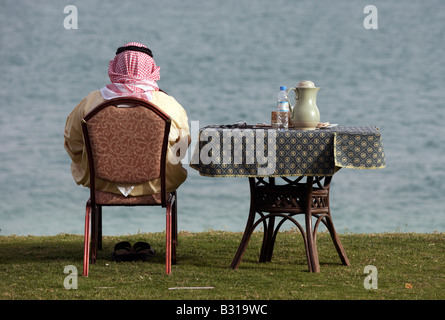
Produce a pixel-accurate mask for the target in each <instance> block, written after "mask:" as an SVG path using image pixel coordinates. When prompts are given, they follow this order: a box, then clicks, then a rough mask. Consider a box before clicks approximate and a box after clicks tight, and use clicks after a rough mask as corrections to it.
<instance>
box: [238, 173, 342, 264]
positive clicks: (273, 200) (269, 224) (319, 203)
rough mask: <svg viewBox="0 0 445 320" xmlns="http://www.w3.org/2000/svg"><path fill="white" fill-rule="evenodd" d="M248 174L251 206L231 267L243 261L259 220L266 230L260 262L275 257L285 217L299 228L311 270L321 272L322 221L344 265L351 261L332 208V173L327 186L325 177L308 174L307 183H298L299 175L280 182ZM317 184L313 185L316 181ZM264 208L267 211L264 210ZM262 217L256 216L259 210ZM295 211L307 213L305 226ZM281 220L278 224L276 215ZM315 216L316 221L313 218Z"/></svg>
mask: <svg viewBox="0 0 445 320" xmlns="http://www.w3.org/2000/svg"><path fill="white" fill-rule="evenodd" d="M257 179H258V183H257V182H256V178H249V184H250V191H251V192H250V196H251V199H250V209H249V217H248V219H247V223H246V227H245V230H244V234H243V237H242V239H241V243H240V245H239V247H238V250H237V252H236V254H235V257H234V259H233V261H232V264H231V267H232V268H233V269H237V268H238V267H239V265H240V263H241V260H242V257H243V255H244V252H245V250H246V248H247V245H248V243H249V240H250V238H251V235H252V233H253V232H254V230H255V228H256V227H257V226H258V224H260V223H263V226H264V234H263V243H262V246H261V253H260V258H259V262H268V261H271V259H272V253H273V249H274V244H275V239H276V236H277V233H278V231H279V228H280V227H281V225H282V224H283V223H284V221H287V220H290V221H291V222H293V223H294V224H295V225H296V226H297V227H298V229H299V230H300V232H301V234H302V236H303V240H304V245H305V250H306V257H307V263H308V269H309V272H320V264H319V259H318V252H317V245H316V234H317V228H318V225H319V223H320V222H323V224H324V225H325V226H326V227H327V229H328V231H329V233H330V235H331V238H332V241H333V242H334V246H335V248H336V250H337V252H338V254H339V256H340V259H341V261H342V263H343V264H344V265H350V263H349V260H348V258H347V257H346V253H345V251H344V249H343V246H342V244H341V242H340V239H339V238H338V235H337V233H336V231H335V228H334V224H333V222H332V217H331V212H330V208H329V187H330V181H331V179H332V177H325V184H324V186H322V185H321V183H320V181H321V180H322V178H314V177H307V178H306V182H305V183H299V181H300V179H297V180H296V181H290V180H289V179H286V178H283V179H285V181H287V182H288V185H284V186H277V185H275V181H274V180H270V182H269V183H266V182H265V181H264V180H263V179H262V178H257ZM314 184H317V186H318V187H317V188H315V189H314V187H313V185H314ZM263 212H268V214H264V213H263ZM257 213H258V214H259V215H260V218H259V219H257V220H255V219H256V214H257ZM296 214H304V215H305V219H304V221H305V228H302V226H301V225H300V224H299V223H298V221H296V220H295V219H294V218H293V216H294V215H296ZM277 217H281V218H282V220H281V221H280V222H279V223H278V225H277V226H276V227H275V218H277ZM313 218H316V219H317V220H316V222H315V224H313V222H312V219H313Z"/></svg>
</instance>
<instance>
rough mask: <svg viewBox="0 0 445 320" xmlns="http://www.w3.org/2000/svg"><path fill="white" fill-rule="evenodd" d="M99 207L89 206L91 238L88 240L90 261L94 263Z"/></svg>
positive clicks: (95, 258)
mask: <svg viewBox="0 0 445 320" xmlns="http://www.w3.org/2000/svg"><path fill="white" fill-rule="evenodd" d="M98 212H99V209H98V207H97V206H91V219H90V221H91V236H90V238H91V240H90V263H91V264H95V263H96V260H97V247H98V235H99V220H98V219H99V216H98Z"/></svg>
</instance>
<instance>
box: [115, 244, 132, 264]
mask: <svg viewBox="0 0 445 320" xmlns="http://www.w3.org/2000/svg"><path fill="white" fill-rule="evenodd" d="M111 255H112V258H113V260H114V261H116V262H119V261H130V260H131V259H132V257H131V256H132V254H131V244H130V242H128V241H122V242H119V243H117V244H116V245H115V246H114V251H113V252H112V254H111Z"/></svg>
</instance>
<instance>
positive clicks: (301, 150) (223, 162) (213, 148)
mask: <svg viewBox="0 0 445 320" xmlns="http://www.w3.org/2000/svg"><path fill="white" fill-rule="evenodd" d="M190 166H191V167H192V168H194V169H196V170H198V171H199V173H200V175H203V176H209V177H248V179H249V185H250V209H249V216H248V219H247V223H246V227H245V230H244V234H243V237H242V239H241V243H240V245H239V247H238V250H237V252H236V254H235V257H234V259H233V261H232V264H231V267H232V268H233V269H236V268H238V267H239V265H240V262H241V260H242V256H243V254H244V252H245V250H246V248H247V245H248V242H249V240H250V237H251V235H252V233H253V231H254V230H255V228H256V227H257V226H258V225H259V224H262V225H263V230H264V234H263V243H262V247H261V252H260V258H259V261H260V262H266V261H271V258H272V252H273V248H274V244H275V239H276V237H277V234H278V231H279V229H280V227H281V226H282V224H283V223H284V222H285V221H291V222H292V223H294V224H295V225H296V226H297V228H298V229H299V230H300V232H301V234H302V236H303V240H304V244H305V250H306V257H307V262H308V269H309V271H310V272H320V266H319V261H318V254H317V246H316V234H317V229H318V226H319V224H320V222H321V223H323V224H324V225H325V226H326V227H327V229H328V231H329V233H330V235H331V238H332V240H333V242H334V246H335V248H336V250H337V252H338V254H339V257H340V259H341V261H342V263H343V264H344V265H350V262H349V260H348V258H347V256H346V253H345V250H344V248H343V246H342V244H341V242H340V239H339V237H338V235H337V233H336V231H335V228H334V223H333V220H332V215H331V211H330V206H329V191H330V184H331V181H332V177H333V175H334V174H335V173H336V172H337V171H338V170H340V169H341V168H355V169H380V168H384V167H385V166H386V161H385V154H384V151H383V144H382V139H381V134H380V131H379V130H378V128H376V127H334V128H327V129H317V130H311V131H303V130H296V129H291V128H290V129H287V130H276V129H272V128H268V127H257V126H246V125H243V126H236V125H212V126H207V127H204V128H201V129H200V132H199V141H198V143H197V146H196V148H195V150H194V154H193V156H192V159H191V163H190ZM278 179H280V181H279V182H278V181H277V180H278ZM298 214H303V215H304V216H305V218H304V221H305V223H304V224H305V227H303V226H302V225H301V224H300V223H299V222H298V221H297V220H296V219H295V218H294V216H295V215H298ZM258 215H259V217H257V216H258ZM277 219H281V220H280V221H279V222H278V220H277ZM314 219H315V221H314V222H313V220H314ZM276 222H278V223H277V224H276Z"/></svg>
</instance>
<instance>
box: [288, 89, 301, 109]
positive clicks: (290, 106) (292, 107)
mask: <svg viewBox="0 0 445 320" xmlns="http://www.w3.org/2000/svg"><path fill="white" fill-rule="evenodd" d="M290 91H294V92H295V100H298V88H289V89H287V91H286V94H287V100H289V92H290ZM289 109H290V111H291V112H292V111H293V110H294V106H293V105H292V104H291V103H290V100H289Z"/></svg>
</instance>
